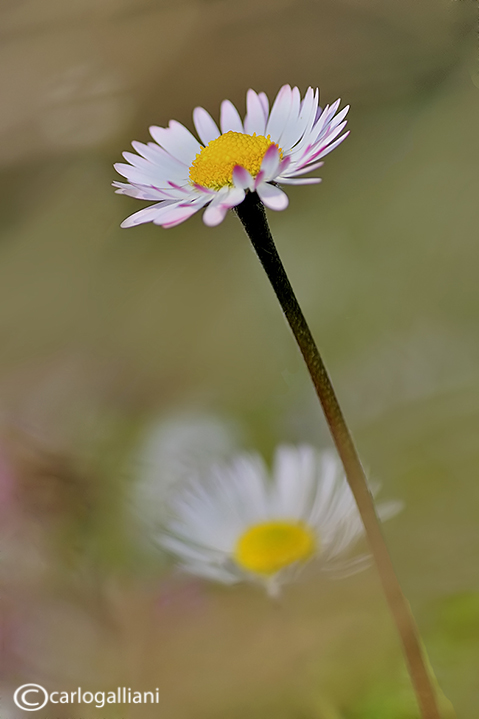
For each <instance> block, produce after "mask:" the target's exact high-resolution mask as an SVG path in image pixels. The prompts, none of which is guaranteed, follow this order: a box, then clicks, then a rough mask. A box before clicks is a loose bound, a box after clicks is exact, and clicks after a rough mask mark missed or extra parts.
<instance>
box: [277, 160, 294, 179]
mask: <svg viewBox="0 0 479 719" xmlns="http://www.w3.org/2000/svg"><path fill="white" fill-rule="evenodd" d="M290 164H291V158H290V157H289V156H286V157H284V158H283V159H282V160H281V162H280V163H279V167H278V177H279V176H280V175H283V174H284V173H285V172H286V170H287V169H288V167H289V166H290Z"/></svg>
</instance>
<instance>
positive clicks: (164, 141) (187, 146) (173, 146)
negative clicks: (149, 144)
mask: <svg viewBox="0 0 479 719" xmlns="http://www.w3.org/2000/svg"><path fill="white" fill-rule="evenodd" d="M150 134H151V136H152V138H153V139H154V140H156V142H157V143H158V144H159V145H161V147H163V148H164V149H165V150H166V151H167V152H169V153H170V155H173V157H176V159H177V160H180V162H183V163H184V164H185V165H188V167H190V165H191V163H192V162H193V160H194V159H195V157H196V155H197V154H198V153H199V152H200V151H201V145H200V143H199V142H198V140H197V139H196V138H195V137H194V135H192V134H191V132H190V131H189V130H187V129H186V127H185V126H184V125H182V124H181V123H180V122H177V121H176V120H171V122H170V123H169V127H156V126H155V125H153V126H152V127H150Z"/></svg>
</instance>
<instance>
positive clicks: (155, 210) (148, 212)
mask: <svg viewBox="0 0 479 719" xmlns="http://www.w3.org/2000/svg"><path fill="white" fill-rule="evenodd" d="M177 204H178V203H176V202H160V203H158V204H157V205H151V206H150V207H145V208H144V209H143V210H140V211H139V212H135V214H134V215H130V217H127V218H126V220H123V222H122V223H121V225H120V227H123V228H125V227H136V225H143V224H144V223H145V222H154V221H155V219H156V218H157V217H160V216H161V213H162V211H163V208H164V207H172V206H177Z"/></svg>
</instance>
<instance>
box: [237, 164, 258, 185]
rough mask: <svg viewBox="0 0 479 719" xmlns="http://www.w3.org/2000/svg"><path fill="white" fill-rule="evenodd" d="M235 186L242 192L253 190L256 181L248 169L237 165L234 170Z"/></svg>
mask: <svg viewBox="0 0 479 719" xmlns="http://www.w3.org/2000/svg"><path fill="white" fill-rule="evenodd" d="M233 184H234V186H235V187H239V188H240V189H242V190H252V189H253V187H254V180H253V178H252V177H251V175H250V173H249V172H248V170H246V168H244V167H241V165H236V167H234V168H233Z"/></svg>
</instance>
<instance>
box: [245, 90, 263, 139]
mask: <svg viewBox="0 0 479 719" xmlns="http://www.w3.org/2000/svg"><path fill="white" fill-rule="evenodd" d="M246 109H247V112H246V117H245V121H244V130H245V132H246V133H247V134H248V135H253V133H256V134H257V135H264V131H265V129H266V120H265V116H264V110H263V106H262V104H261V100H260V99H259V97H258V95H257V94H256V93H255V91H254V90H248V93H247V95H246Z"/></svg>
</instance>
